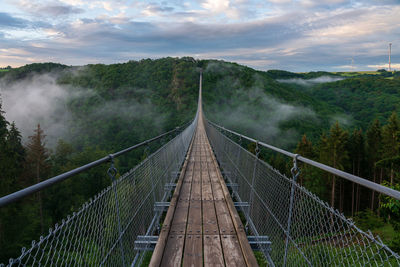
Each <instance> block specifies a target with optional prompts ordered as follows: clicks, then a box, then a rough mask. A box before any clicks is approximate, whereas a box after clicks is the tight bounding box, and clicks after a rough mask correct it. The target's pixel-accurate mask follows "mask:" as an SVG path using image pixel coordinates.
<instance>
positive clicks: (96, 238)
mask: <svg viewBox="0 0 400 267" xmlns="http://www.w3.org/2000/svg"><path fill="white" fill-rule="evenodd" d="M196 118H197V117H196ZM196 121H197V119H195V121H194V122H193V123H192V124H191V125H190V126H189V127H187V128H186V129H185V130H184V131H183V132H182V133H180V134H179V135H177V136H176V137H175V138H174V139H172V140H171V141H170V142H168V143H167V144H166V145H164V146H163V147H161V148H160V149H158V150H157V151H156V152H155V153H153V154H152V155H150V156H149V157H148V158H147V159H145V160H144V161H143V162H141V163H140V164H139V165H138V166H136V167H135V168H133V169H131V170H130V171H129V172H127V173H126V174H124V175H123V176H121V177H120V178H119V179H116V180H115V181H114V182H113V183H112V185H111V186H109V187H107V188H106V189H104V190H103V191H101V192H100V193H99V194H98V195H96V196H95V197H94V198H93V199H91V200H89V201H88V202H87V203H85V204H84V205H83V206H82V207H81V209H80V210H79V211H77V212H75V213H73V214H72V215H71V216H68V217H67V218H66V219H65V220H62V222H61V223H60V224H56V225H55V227H54V228H52V229H49V233H48V235H47V236H44V237H43V236H41V237H40V240H39V241H33V242H32V246H31V247H30V248H29V249H25V248H23V249H22V253H21V255H20V256H19V257H18V258H16V259H10V261H9V263H8V265H7V266H76V265H79V266H128V265H129V266H130V265H131V264H132V263H140V261H141V259H142V258H143V255H144V252H141V251H138V250H135V249H134V242H135V240H136V238H137V236H138V235H152V234H153V233H154V232H155V231H156V230H157V227H158V221H159V219H160V216H161V214H160V212H157V211H155V210H154V204H155V202H156V201H157V202H158V201H160V202H162V201H166V200H167V198H168V197H169V195H170V192H168V191H166V190H165V184H166V183H171V182H174V181H175V178H176V174H177V173H178V172H179V170H180V168H181V165H182V163H183V160H184V157H185V154H186V152H187V150H188V147H189V144H190V141H191V139H192V136H193V132H194V130H195V125H196ZM117 208H118V209H117ZM117 210H119V216H118V212H117ZM118 222H120V223H118ZM119 229H120V230H119ZM0 266H4V265H3V264H2V265H0Z"/></svg>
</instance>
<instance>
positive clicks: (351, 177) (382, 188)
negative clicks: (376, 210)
mask: <svg viewBox="0 0 400 267" xmlns="http://www.w3.org/2000/svg"><path fill="white" fill-rule="evenodd" d="M207 121H208V123H210V124H211V125H213V126H214V127H216V128H217V129H221V130H224V131H226V132H229V133H231V134H234V135H236V136H239V137H241V138H244V139H246V140H248V141H250V142H257V143H258V144H259V145H261V146H263V147H266V148H268V149H271V150H273V151H275V152H278V153H281V154H284V155H286V156H288V157H291V158H293V159H297V160H298V161H301V162H304V163H306V164H309V165H311V166H314V167H317V168H319V169H321V170H324V171H327V172H329V173H332V174H334V175H337V176H340V177H342V178H344V179H346V180H349V181H351V182H354V183H356V184H359V185H362V186H365V187H367V188H369V189H372V190H374V191H376V192H379V193H382V194H384V195H387V196H390V197H393V198H395V199H397V200H400V191H397V190H394V189H392V188H389V187H386V186H383V185H381V184H377V183H374V182H371V181H369V180H367V179H365V178H362V177H359V176H356V175H353V174H350V173H347V172H344V171H341V170H338V169H335V168H332V167H330V166H328V165H325V164H322V163H319V162H316V161H314V160H311V159H308V158H305V157H303V156H301V155H298V154H294V153H291V152H288V151H286V150H283V149H281V148H278V147H274V146H271V145H269V144H266V143H264V142H260V141H258V140H256V139H254V138H251V137H248V136H245V135H243V134H240V133H237V132H235V131H232V130H229V129H226V128H225V127H222V126H220V125H218V124H216V123H213V122H211V121H209V120H207Z"/></svg>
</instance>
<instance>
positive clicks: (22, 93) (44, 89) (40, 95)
mask: <svg viewBox="0 0 400 267" xmlns="http://www.w3.org/2000/svg"><path fill="white" fill-rule="evenodd" d="M0 95H1V99H2V102H3V109H4V111H5V112H6V114H5V117H6V119H7V120H8V121H14V122H15V123H16V125H17V128H18V129H19V130H20V131H21V133H22V136H23V138H24V139H25V140H26V139H27V137H28V136H30V135H33V133H34V132H33V131H34V129H35V128H36V127H37V124H38V123H40V125H41V127H42V129H44V131H45V134H46V135H47V138H46V140H47V144H48V145H49V146H50V147H52V146H53V145H54V144H55V143H56V142H57V140H58V139H59V138H60V137H63V136H65V135H66V134H67V132H68V125H69V121H70V119H71V113H70V112H69V111H68V108H67V106H66V101H67V99H71V98H74V97H78V96H79V95H78V94H77V93H76V92H72V91H71V90H68V88H66V87H63V86H60V85H58V84H57V83H56V77H55V75H54V74H43V75H35V76H31V77H28V78H25V79H22V80H18V81H17V82H14V83H11V84H6V83H4V81H0Z"/></svg>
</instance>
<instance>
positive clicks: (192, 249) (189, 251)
mask: <svg viewBox="0 0 400 267" xmlns="http://www.w3.org/2000/svg"><path fill="white" fill-rule="evenodd" d="M182 265H183V266H184V267H185V266H191V267H202V266H203V238H202V236H201V235H186V241H185V250H184V255H183V264H182ZM175 266H178V265H175Z"/></svg>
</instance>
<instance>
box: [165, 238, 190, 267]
mask: <svg viewBox="0 0 400 267" xmlns="http://www.w3.org/2000/svg"><path fill="white" fill-rule="evenodd" d="M184 240H185V236H184V235H169V236H168V242H167V245H166V247H165V251H164V255H163V257H162V261H161V265H160V266H162V267H169V266H171V267H172V266H181V261H182V252H183V244H184Z"/></svg>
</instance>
